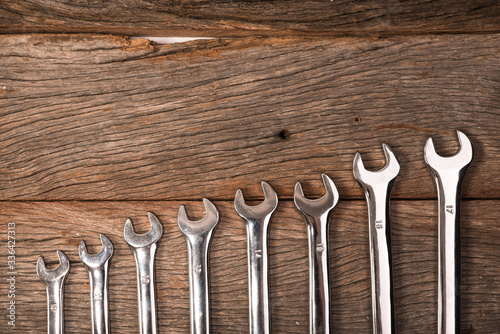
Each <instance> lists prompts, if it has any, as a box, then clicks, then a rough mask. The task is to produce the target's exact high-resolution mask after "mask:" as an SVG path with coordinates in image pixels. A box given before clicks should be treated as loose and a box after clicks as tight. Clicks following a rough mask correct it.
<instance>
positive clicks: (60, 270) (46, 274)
mask: <svg viewBox="0 0 500 334" xmlns="http://www.w3.org/2000/svg"><path fill="white" fill-rule="evenodd" d="M57 256H58V257H59V266H58V267H57V268H55V269H47V267H46V266H45V261H44V260H43V258H42V257H41V256H40V257H39V258H38V261H37V263H36V273H37V274H38V276H39V277H40V279H41V280H42V281H44V282H45V283H46V282H51V281H56V280H59V279H62V278H63V277H65V276H66V275H67V274H68V272H69V260H68V258H67V257H66V255H64V253H63V252H61V251H57Z"/></svg>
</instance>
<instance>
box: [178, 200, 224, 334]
mask: <svg viewBox="0 0 500 334" xmlns="http://www.w3.org/2000/svg"><path fill="white" fill-rule="evenodd" d="M203 204H204V205H205V210H206V212H207V213H206V215H205V217H204V218H202V219H201V220H198V221H190V220H189V219H188V217H187V214H186V208H185V207H184V205H182V206H181V207H180V209H179V215H178V218H177V221H178V224H179V228H180V230H181V232H182V234H183V235H184V238H185V239H186V243H187V246H188V256H189V294H190V301H191V304H190V306H191V334H204V333H209V332H210V325H209V319H210V316H209V305H208V247H209V244H210V239H211V237H212V233H213V231H214V229H215V227H216V225H217V223H218V222H219V212H218V211H217V209H216V208H215V206H214V205H213V204H212V202H210V201H209V200H208V199H206V198H204V199H203Z"/></svg>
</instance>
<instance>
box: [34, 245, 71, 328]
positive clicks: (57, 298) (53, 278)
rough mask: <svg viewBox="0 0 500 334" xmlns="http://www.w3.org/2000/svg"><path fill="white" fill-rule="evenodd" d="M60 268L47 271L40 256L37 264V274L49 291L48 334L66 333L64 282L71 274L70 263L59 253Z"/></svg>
mask: <svg viewBox="0 0 500 334" xmlns="http://www.w3.org/2000/svg"><path fill="white" fill-rule="evenodd" d="M57 256H58V257H59V263H60V264H59V267H57V268H55V269H47V267H46V266H45V262H44V261H43V258H42V257H41V256H40V257H39V258H38V261H37V263H36V273H37V274H38V276H39V277H40V279H41V280H42V281H43V283H44V284H45V287H46V289H47V333H48V334H63V333H64V305H63V301H64V282H65V280H66V277H67V276H68V273H69V261H68V258H67V257H66V255H64V253H63V252H61V251H57Z"/></svg>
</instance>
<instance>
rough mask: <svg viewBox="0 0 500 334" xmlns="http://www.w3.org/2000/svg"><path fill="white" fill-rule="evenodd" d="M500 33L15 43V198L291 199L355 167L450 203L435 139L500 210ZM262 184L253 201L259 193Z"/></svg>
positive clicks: (411, 194)
mask: <svg viewBox="0 0 500 334" xmlns="http://www.w3.org/2000/svg"><path fill="white" fill-rule="evenodd" d="M499 65H500V35H496V34H492V35H453V36H435V37H433V36H414V37H412V38H407V37H397V38H388V39H372V38H337V39H303V38H302V39H294V38H282V39H278V38H270V39H255V38H248V39H243V40H218V41H197V42H190V43H183V44H173V45H154V44H152V43H150V42H149V41H147V40H144V39H143V40H133V41H131V40H129V39H127V38H120V37H113V36H100V35H99V36H97V35H19V36H3V37H2V38H1V39H0V67H1V68H2V69H3V70H2V71H1V72H0V92H1V93H2V94H1V95H0V150H1V151H0V152H1V154H2V159H1V160H0V184H1V185H2V186H1V187H0V199H2V200H68V199H74V200H111V199H113V200H146V199H147V200H166V199H168V200H175V199H190V200H198V199H199V198H201V197H210V198H213V199H222V200H230V199H232V198H233V196H234V193H235V191H236V189H238V188H243V189H244V190H245V191H247V193H248V195H247V196H248V197H249V198H258V197H259V196H261V192H260V189H259V188H258V187H251V185H253V184H256V183H258V182H259V181H260V180H267V181H269V182H271V183H272V184H273V185H274V186H275V188H276V189H277V191H278V193H279V194H280V196H281V197H282V198H283V199H291V198H292V195H293V186H294V184H295V182H296V181H298V180H301V181H304V182H305V186H306V190H307V191H309V192H310V193H311V194H314V195H319V194H321V192H322V191H323V186H322V182H321V178H320V173H322V172H326V173H328V174H329V175H330V176H331V177H332V178H333V180H334V181H335V182H336V184H337V185H338V187H339V189H340V193H341V196H342V198H355V199H362V198H363V194H362V192H361V189H360V187H359V186H358V185H357V183H356V182H355V180H354V178H353V176H352V159H353V157H354V154H355V152H356V151H358V150H359V151H360V152H361V153H362V156H363V159H364V161H365V164H366V166H367V167H368V168H381V167H382V166H383V165H384V163H385V159H384V157H383V154H382V148H381V143H383V142H385V143H387V144H389V145H390V146H391V147H392V148H393V149H394V151H395V152H396V155H397V156H398V157H399V159H400V161H401V165H402V171H401V174H400V177H399V181H398V184H397V186H396V188H395V190H394V194H393V195H394V198H399V199H432V198H436V190H435V186H434V183H433V180H432V178H431V176H430V173H429V171H428V170H427V168H426V166H425V163H424V159H423V146H424V143H425V140H426V139H427V138H428V137H429V136H432V137H434V138H435V142H436V145H437V149H438V151H439V152H440V153H441V154H443V155H446V154H454V153H455V152H456V150H457V148H458V143H457V138H456V135H455V133H454V129H460V130H462V131H463V132H465V133H466V134H467V135H468V136H469V137H470V138H471V140H472V142H473V144H474V148H475V152H476V156H475V159H474V162H473V164H472V167H471V169H470V172H469V175H468V177H467V182H465V188H464V198H468V199H483V198H484V199H488V198H494V199H498V198H500V196H499V189H500V173H499V169H498V156H499V154H500V146H499V145H498V143H499V140H500V133H499V131H498V121H499V114H500V112H499V108H498V106H499V105H500V72H499V71H498V68H499ZM247 188H248V189H247Z"/></svg>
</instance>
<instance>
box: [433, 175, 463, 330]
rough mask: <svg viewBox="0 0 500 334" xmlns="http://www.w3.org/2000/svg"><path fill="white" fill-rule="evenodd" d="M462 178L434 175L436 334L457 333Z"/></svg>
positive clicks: (458, 323)
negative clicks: (436, 196)
mask: <svg viewBox="0 0 500 334" xmlns="http://www.w3.org/2000/svg"><path fill="white" fill-rule="evenodd" d="M462 178H463V177H462ZM462 178H461V177H460V176H459V175H457V174H455V175H453V174H452V173H450V174H448V175H446V176H441V177H437V178H435V180H436V185H437V188H438V203H439V204H438V235H439V237H438V244H439V245H438V334H459V333H460V193H461V183H462V182H461V180H462Z"/></svg>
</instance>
